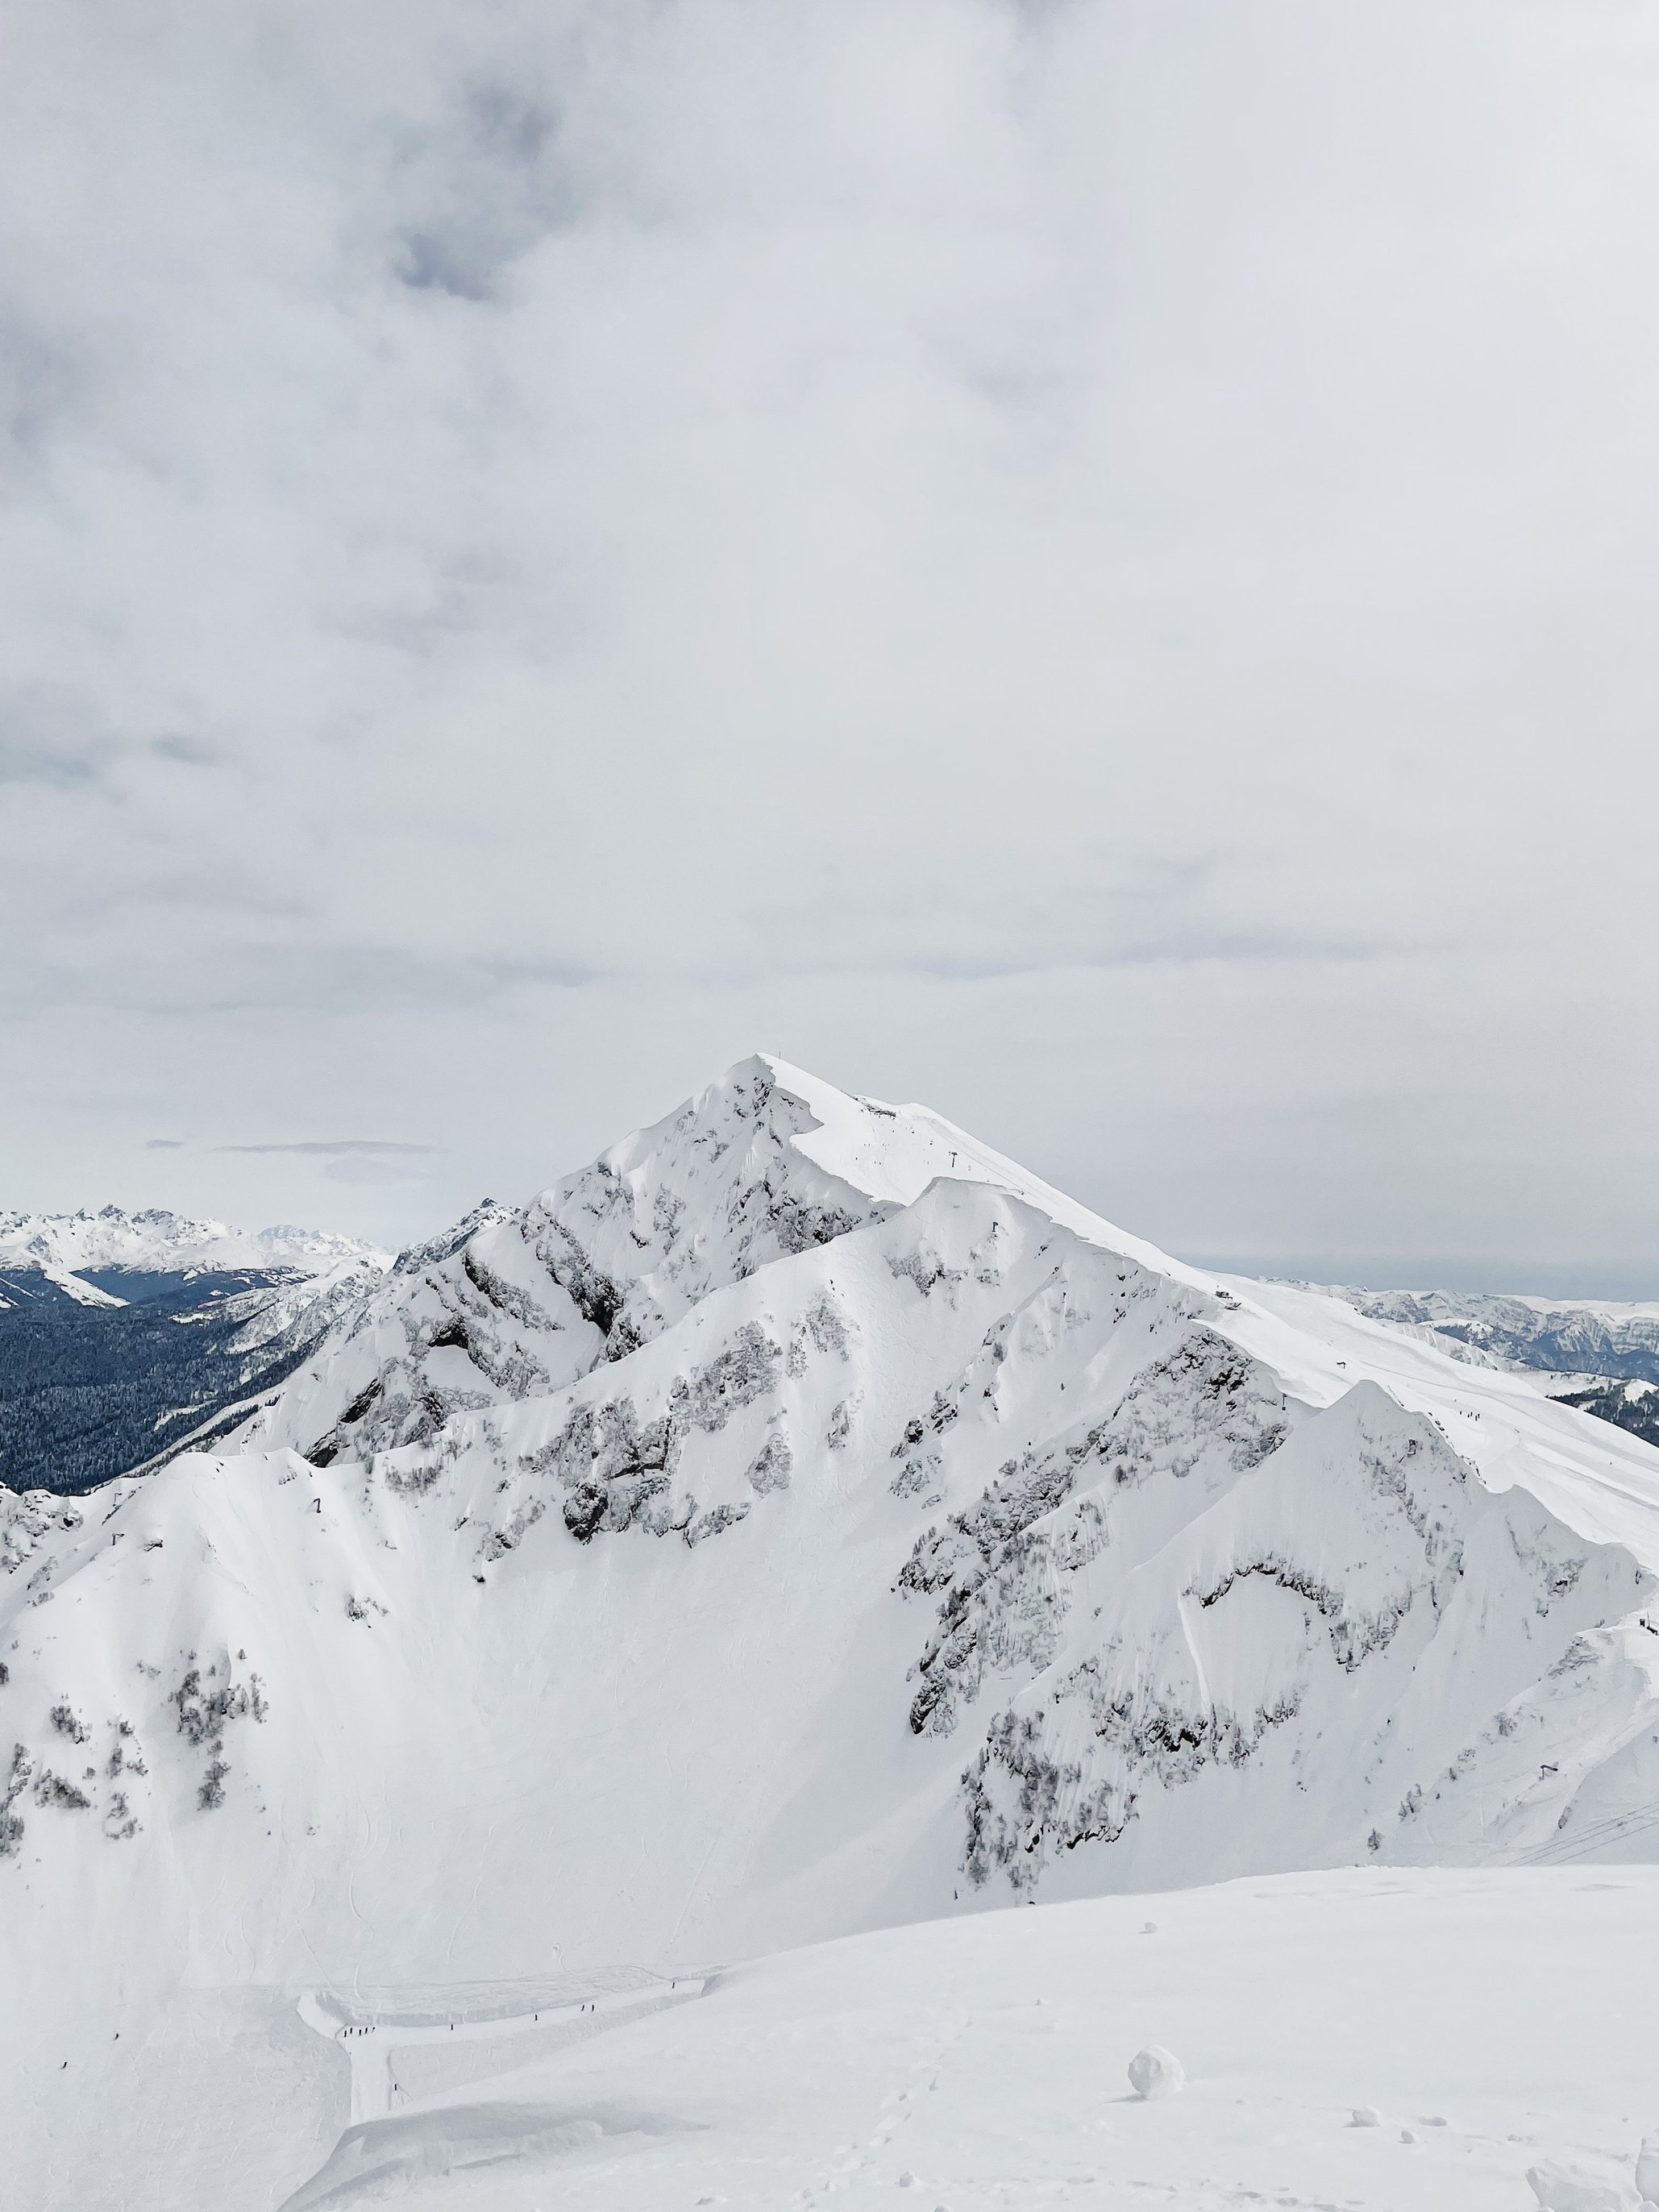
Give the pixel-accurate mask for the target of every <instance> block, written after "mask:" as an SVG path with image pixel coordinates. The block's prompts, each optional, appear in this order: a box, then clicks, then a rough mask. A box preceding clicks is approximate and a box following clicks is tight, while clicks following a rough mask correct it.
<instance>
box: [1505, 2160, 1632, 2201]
mask: <svg viewBox="0 0 1659 2212" xmlns="http://www.w3.org/2000/svg"><path fill="white" fill-rule="evenodd" d="M1527 2181H1528V2185H1529V2187H1530V2188H1531V2190H1532V2193H1533V2195H1534V2197H1536V2198H1537V2199H1538V2202H1539V2203H1540V2204H1541V2206H1542V2207H1543V2212H1639V2203H1638V2197H1637V2194H1636V2191H1635V2190H1634V2189H1632V2186H1631V2185H1630V2184H1629V2182H1627V2181H1598V2180H1596V2179H1595V2178H1594V2177H1593V2176H1592V2175H1590V2174H1588V2173H1583V2172H1580V2171H1579V2170H1578V2169H1577V2167H1576V2166H1556V2165H1554V2164H1553V2163H1552V2164H1549V2165H1546V2166H1530V2167H1528V2172H1527Z"/></svg>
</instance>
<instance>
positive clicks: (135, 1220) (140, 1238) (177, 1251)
mask: <svg viewBox="0 0 1659 2212" xmlns="http://www.w3.org/2000/svg"><path fill="white" fill-rule="evenodd" d="M343 1261H348V1262H353V1263H358V1262H364V1261H368V1262H371V1263H373V1264H374V1265H376V1266H379V1267H386V1266H387V1265H389V1264H390V1261H391V1255H390V1254H389V1253H386V1252H382V1251H381V1250H380V1248H379V1246H377V1245H374V1244H369V1243H365V1242H364V1241H363V1240H362V1239H361V1238H359V1237H340V1236H336V1235H334V1234H332V1233H331V1232H330V1231H325V1230H320V1229H295V1228H292V1227H289V1226H286V1225H285V1226H283V1227H280V1228H276V1229H260V1230H254V1231H249V1230H245V1229H233V1228H231V1227H229V1226H228V1225H227V1224H226V1223H224V1222H222V1221H213V1220H207V1221H198V1220H194V1219H191V1218H190V1217H189V1216H187V1215H184V1214H178V1213H173V1212H169V1211H168V1210H167V1208H166V1207H164V1206H147V1207H144V1208H143V1209H142V1210H141V1211H139V1212H134V1213H129V1212H126V1211H125V1209H124V1208H122V1207H121V1206H101V1207H100V1209H99V1211H98V1212H96V1213H89V1212H87V1211H86V1210H85V1209H84V1208H82V1210H81V1211H80V1212H76V1213H19V1212H0V1267H21V1268H38V1269H40V1270H41V1271H42V1272H43V1273H46V1274H48V1275H51V1276H52V1277H53V1279H59V1278H61V1277H63V1276H64V1275H69V1274H77V1273H82V1272H83V1271H85V1270H87V1269H93V1270H102V1269H106V1268H107V1269H115V1268H130V1269H134V1270H137V1271H141V1272H144V1273H156V1274H164V1273H174V1272H179V1271H184V1270H189V1269H198V1270H199V1269H222V1270H225V1271H231V1270H234V1269H239V1268H277V1267H283V1268H292V1269H294V1270H295V1271H296V1272H297V1273H302V1274H307V1275H319V1274H323V1273H326V1272H328V1271H329V1270H330V1269H331V1268H334V1267H338V1266H339V1265H340V1264H341V1263H342V1262H343ZM85 1287H86V1286H85V1285H82V1288H83V1289H84V1288H85Z"/></svg>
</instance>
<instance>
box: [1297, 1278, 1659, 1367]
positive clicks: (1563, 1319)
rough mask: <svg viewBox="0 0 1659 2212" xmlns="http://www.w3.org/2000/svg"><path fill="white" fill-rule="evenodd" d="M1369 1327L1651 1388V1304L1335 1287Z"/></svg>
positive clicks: (1656, 1363) (1518, 1363)
mask: <svg viewBox="0 0 1659 2212" xmlns="http://www.w3.org/2000/svg"><path fill="white" fill-rule="evenodd" d="M1333 1296H1334V1297H1340V1298H1344V1299H1346V1301H1347V1303H1348V1304H1350V1305H1352V1306H1356V1307H1358V1310H1359V1311H1360V1312H1361V1313H1364V1314H1369V1315H1370V1316H1371V1318H1372V1319H1373V1320H1374V1321H1387V1322H1394V1323H1395V1326H1396V1327H1398V1328H1415V1329H1428V1330H1431V1331H1432V1332H1433V1334H1435V1335H1436V1336H1437V1338H1439V1339H1440V1340H1442V1341H1443V1342H1444V1343H1445V1344H1446V1346H1448V1348H1449V1350H1450V1351H1451V1352H1452V1353H1453V1356H1454V1357H1462V1358H1467V1359H1470V1360H1472V1361H1474V1362H1475V1363H1477V1364H1485V1363H1491V1364H1496V1365H1509V1366H1514V1367H1523V1368H1535V1369H1538V1370H1541V1371H1543V1372H1548V1373H1552V1374H1558V1375H1564V1376H1592V1375H1593V1376H1607V1377H1608V1378H1609V1379H1615V1378H1616V1379H1619V1380H1622V1381H1626V1382H1644V1383H1659V1303H1656V1302H1654V1301H1652V1300H1649V1301H1647V1302H1645V1303H1640V1302H1633V1303H1620V1302H1618V1301H1615V1300H1612V1299H1606V1298H1536V1297H1516V1296H1509V1295H1505V1296H1499V1295H1497V1294H1494V1293H1483V1292H1479V1291H1475V1292H1463V1291H1365V1290H1355V1289H1348V1288H1343V1289H1340V1290H1337V1291H1334V1292H1333Z"/></svg>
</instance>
